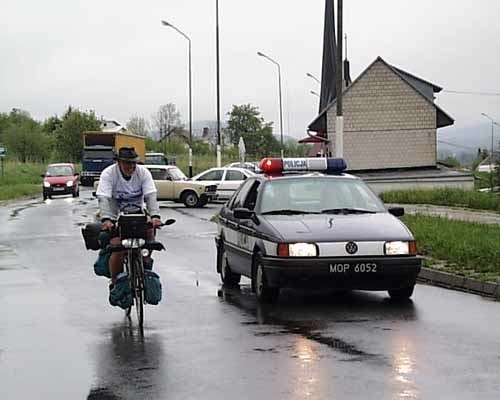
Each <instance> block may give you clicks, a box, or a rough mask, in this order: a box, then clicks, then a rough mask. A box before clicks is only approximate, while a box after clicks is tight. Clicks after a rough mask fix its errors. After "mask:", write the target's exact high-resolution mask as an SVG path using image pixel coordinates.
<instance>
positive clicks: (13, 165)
mask: <svg viewBox="0 0 500 400" xmlns="http://www.w3.org/2000/svg"><path fill="white" fill-rule="evenodd" d="M45 168H46V165H45V164H33V163H26V164H23V163H17V162H5V163H4V173H3V176H2V175H1V172H0V201H1V200H11V199H17V198H21V197H26V196H33V195H35V194H39V193H41V191H42V178H41V177H40V175H41V174H42V173H43V172H44V170H45Z"/></svg>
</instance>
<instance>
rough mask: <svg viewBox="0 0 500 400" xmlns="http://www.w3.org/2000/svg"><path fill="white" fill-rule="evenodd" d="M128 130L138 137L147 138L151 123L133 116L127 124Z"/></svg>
mask: <svg viewBox="0 0 500 400" xmlns="http://www.w3.org/2000/svg"><path fill="white" fill-rule="evenodd" d="M127 129H128V130H129V131H130V132H132V133H134V134H136V135H139V136H146V135H147V133H148V132H149V123H148V122H147V121H146V120H145V119H144V118H143V117H139V116H137V115H132V117H130V119H129V121H128V122H127Z"/></svg>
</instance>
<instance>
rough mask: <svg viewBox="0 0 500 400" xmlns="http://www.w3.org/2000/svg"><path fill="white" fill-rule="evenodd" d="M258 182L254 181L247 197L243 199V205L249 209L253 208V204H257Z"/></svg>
mask: <svg viewBox="0 0 500 400" xmlns="http://www.w3.org/2000/svg"><path fill="white" fill-rule="evenodd" d="M259 186H260V182H259V181H256V182H254V184H253V185H252V187H251V188H250V191H249V192H248V195H247V198H246V199H245V203H244V207H245V208H248V209H249V210H252V211H253V210H255V205H256V204H257V195H258V194H259Z"/></svg>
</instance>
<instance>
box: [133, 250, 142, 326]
mask: <svg viewBox="0 0 500 400" xmlns="http://www.w3.org/2000/svg"><path fill="white" fill-rule="evenodd" d="M132 290H133V293H134V303H135V309H136V311H137V321H138V322H139V326H140V327H141V328H142V327H143V325H144V265H143V263H142V255H141V254H138V253H135V254H134V257H133V261H132Z"/></svg>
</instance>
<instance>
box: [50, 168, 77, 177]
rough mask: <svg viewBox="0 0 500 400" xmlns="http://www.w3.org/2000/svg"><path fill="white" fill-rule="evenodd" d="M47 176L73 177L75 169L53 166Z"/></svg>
mask: <svg viewBox="0 0 500 400" xmlns="http://www.w3.org/2000/svg"><path fill="white" fill-rule="evenodd" d="M45 175H47V176H70V175H73V168H71V167H69V166H67V165H52V166H49V167H48V168H47V173H46V174H45Z"/></svg>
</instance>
